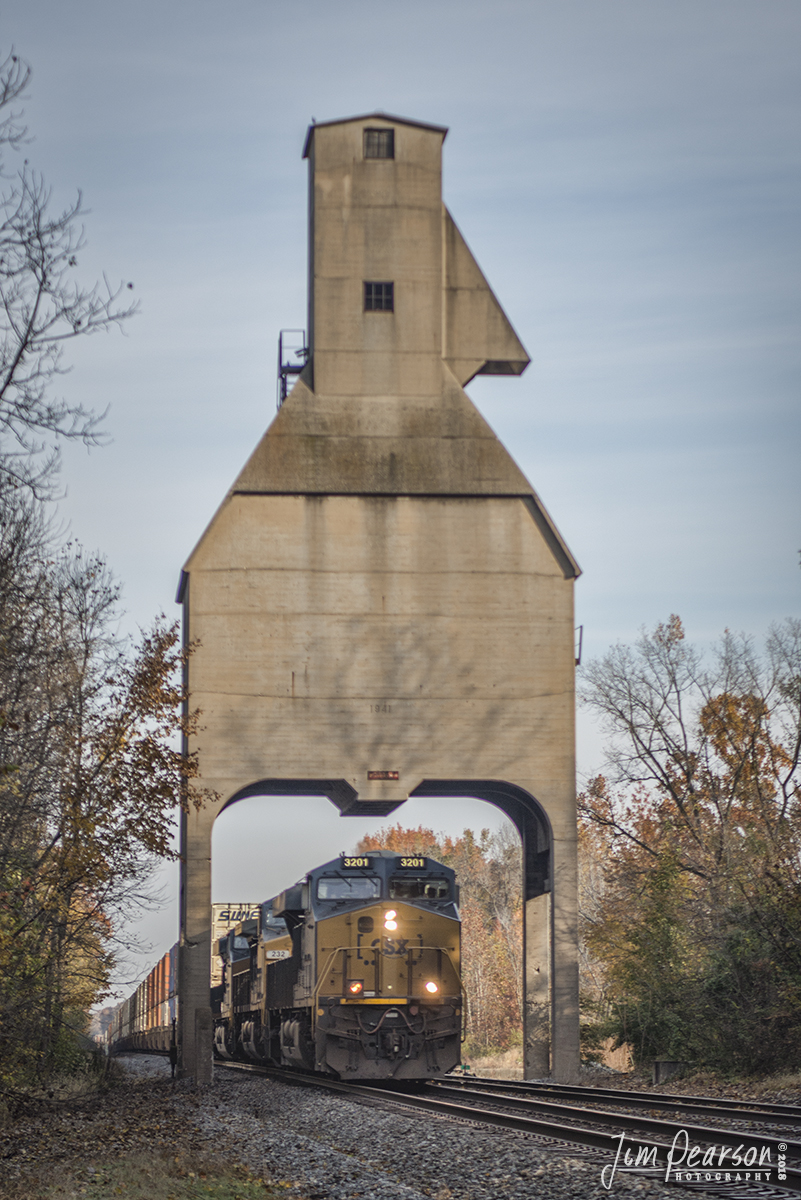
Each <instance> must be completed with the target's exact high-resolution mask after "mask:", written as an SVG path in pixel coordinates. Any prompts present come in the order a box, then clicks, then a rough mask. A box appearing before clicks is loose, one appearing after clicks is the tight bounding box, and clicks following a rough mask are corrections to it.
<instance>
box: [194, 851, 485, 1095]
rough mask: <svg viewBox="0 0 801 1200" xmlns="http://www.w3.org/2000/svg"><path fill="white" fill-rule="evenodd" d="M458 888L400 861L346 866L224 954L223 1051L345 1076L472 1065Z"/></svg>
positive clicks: (397, 1075)
mask: <svg viewBox="0 0 801 1200" xmlns="http://www.w3.org/2000/svg"><path fill="white" fill-rule="evenodd" d="M457 905H458V889H457V886H456V880H455V876H454V873H453V871H452V870H450V868H448V867H445V866H443V865H442V864H441V863H438V862H435V861H434V860H433V859H430V858H422V857H417V856H414V855H400V854H395V853H392V852H390V851H387V850H377V851H371V852H370V853H368V854H365V855H360V856H352V857H347V856H342V857H340V858H338V859H335V860H334V861H333V862H328V863H324V864H323V866H321V867H316V868H315V869H314V870H313V871H310V872H309V874H308V875H307V876H306V878H305V879H303V880H301V881H300V882H299V883H297V884H296V885H295V886H294V887H292V888H289V889H288V890H287V891H285V892H282V893H281V894H280V895H279V896H275V897H274V898H273V899H272V900H268V901H266V903H264V904H262V905H261V906H260V912H259V916H258V918H257V919H251V920H247V921H243V922H242V923H241V924H239V925H237V926H236V927H235V928H234V929H232V930H231V931H230V932H229V933H228V934H227V935H226V936H225V937H222V938H220V940H219V943H218V950H219V954H220V956H221V957H222V959H223V982H222V985H221V986H220V987H219V988H217V989H215V991H214V992H213V994H212V1008H213V1011H214V1014H215V1016H214V1022H215V1030H214V1046H215V1053H216V1054H218V1055H219V1056H220V1057H222V1058H226V1059H234V1058H239V1059H251V1060H254V1061H256V1062H262V1063H269V1064H274V1065H283V1066H294V1067H298V1068H302V1069H305V1070H309V1071H319V1072H323V1073H325V1074H329V1075H336V1076H339V1077H340V1078H343V1079H348V1080H350V1079H373V1080H381V1079H383V1080H411V1079H425V1078H428V1077H429V1076H432V1075H437V1074H441V1073H442V1072H444V1071H448V1070H450V1069H451V1068H452V1067H454V1066H456V1065H457V1064H458V1062H459V1060H460V1057H461V1022H462V1009H463V989H462V985H461V977H460V950H461V947H460V925H459V913H458V908H457Z"/></svg>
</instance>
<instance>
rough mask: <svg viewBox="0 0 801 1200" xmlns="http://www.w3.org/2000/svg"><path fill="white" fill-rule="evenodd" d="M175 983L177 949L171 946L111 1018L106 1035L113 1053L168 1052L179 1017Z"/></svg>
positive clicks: (176, 978)
mask: <svg viewBox="0 0 801 1200" xmlns="http://www.w3.org/2000/svg"><path fill="white" fill-rule="evenodd" d="M177 980H178V947H177V946H173V947H172V949H171V950H168V951H167V953H166V954H165V955H164V957H163V958H161V959H159V961H158V962H157V963H156V965H155V967H154V968H153V970H152V971H151V972H150V974H149V975H148V977H147V979H145V980H143V982H142V983H140V984H139V987H138V988H137V989H136V991H135V992H133V993H132V995H130V996H129V997H128V999H127V1000H124V1001H123V1002H122V1004H120V1005H119V1007H118V1008H117V1009H116V1010H115V1012H114V1013H113V1014H112V1017H111V1022H110V1024H109V1027H108V1031H107V1034H106V1037H107V1041H108V1044H109V1047H110V1049H111V1051H112V1053H114V1054H121V1053H123V1052H124V1051H126V1050H169V1048H170V1043H171V1041H172V1040H173V1039H174V1037H175V1022H176V1019H177V1017H178V997H177V991H178V989H177V986H176V984H177Z"/></svg>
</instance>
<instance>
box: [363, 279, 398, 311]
mask: <svg viewBox="0 0 801 1200" xmlns="http://www.w3.org/2000/svg"><path fill="white" fill-rule="evenodd" d="M364 311H365V312H394V311H395V285H394V284H393V283H365V285H364Z"/></svg>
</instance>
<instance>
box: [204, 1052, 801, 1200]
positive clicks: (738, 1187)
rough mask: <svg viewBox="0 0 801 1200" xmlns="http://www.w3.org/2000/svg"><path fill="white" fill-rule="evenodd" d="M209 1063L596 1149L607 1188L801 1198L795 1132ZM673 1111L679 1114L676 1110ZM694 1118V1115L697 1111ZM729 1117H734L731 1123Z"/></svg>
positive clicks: (463, 1087)
mask: <svg viewBox="0 0 801 1200" xmlns="http://www.w3.org/2000/svg"><path fill="white" fill-rule="evenodd" d="M216 1065H217V1066H218V1067H223V1068H224V1069H229V1070H241V1071H246V1072H255V1073H260V1074H264V1075H268V1076H270V1077H271V1078H274V1079H279V1080H280V1081H281V1082H286V1083H290V1084H293V1085H296V1086H312V1087H320V1088H323V1089H325V1090H328V1091H336V1092H340V1093H342V1094H344V1095H347V1096H350V1097H352V1098H353V1099H359V1100H364V1101H367V1102H369V1103H371V1104H381V1105H382V1106H385V1105H391V1106H403V1107H410V1108H414V1109H417V1110H421V1111H424V1112H427V1113H429V1114H431V1115H432V1116H437V1117H440V1118H446V1119H450V1120H457V1121H460V1122H464V1121H468V1122H470V1123H473V1124H476V1125H490V1126H495V1127H497V1128H503V1129H509V1130H513V1131H515V1132H517V1133H525V1134H529V1135H532V1136H533V1137H535V1138H536V1139H537V1141H538V1142H540V1143H544V1144H546V1145H553V1146H555V1147H559V1148H562V1149H565V1148H579V1149H580V1150H581V1152H582V1153H583V1154H584V1155H586V1153H587V1152H588V1151H596V1152H597V1151H600V1154H593V1155H592V1157H593V1158H594V1159H595V1161H598V1163H599V1166H601V1167H603V1168H604V1170H605V1175H604V1180H605V1181H606V1182H608V1184H609V1185H610V1188H613V1187H614V1176H615V1174H618V1175H623V1174H626V1175H628V1174H635V1175H637V1176H641V1177H645V1178H652V1179H656V1180H659V1181H660V1182H662V1183H668V1184H675V1185H677V1186H680V1187H684V1188H686V1189H689V1190H692V1191H703V1192H705V1193H706V1194H709V1195H719V1196H727V1197H729V1198H730V1200H745V1198H747V1197H760V1198H761V1200H772V1198H774V1197H776V1198H779V1197H784V1198H785V1200H786V1197H787V1196H788V1194H793V1193H795V1194H799V1193H801V1138H799V1136H798V1133H797V1132H796V1133H795V1134H790V1133H786V1134H784V1135H777V1134H776V1132H775V1129H771V1130H770V1131H769V1132H767V1131H764V1130H762V1129H756V1130H749V1131H743V1130H737V1129H732V1128H726V1127H723V1126H721V1125H715V1126H710V1125H695V1124H691V1123H689V1122H687V1121H686V1120H679V1119H672V1120H671V1119H669V1118H667V1119H663V1118H660V1117H655V1116H652V1115H650V1113H649V1114H648V1115H645V1114H643V1113H637V1112H634V1113H632V1112H626V1113H622V1112H620V1111H618V1112H614V1111H610V1108H609V1107H608V1106H605V1107H604V1108H598V1107H588V1106H587V1105H586V1104H576V1103H569V1102H568V1101H570V1100H577V1099H581V1100H582V1101H587V1100H591V1102H592V1103H594V1104H597V1103H598V1102H599V1101H598V1097H597V1096H595V1095H592V1096H591V1097H588V1096H587V1093H588V1092H591V1093H595V1092H596V1089H595V1088H577V1089H572V1088H571V1089H562V1088H560V1087H559V1086H558V1085H547V1084H545V1085H534V1088H533V1089H532V1088H531V1085H528V1086H523V1085H520V1084H515V1083H509V1082H507V1081H495V1080H480V1081H477V1080H468V1079H455V1080H453V1081H451V1080H450V1079H449V1078H448V1079H447V1081H446V1080H442V1079H441V1080H437V1081H434V1082H432V1083H430V1084H426V1085H424V1087H423V1091H422V1094H409V1093H404V1092H397V1091H392V1090H389V1089H387V1088H382V1087H376V1086H372V1085H367V1084H356V1083H343V1082H341V1081H339V1080H332V1079H327V1078H325V1077H324V1076H313V1075H304V1074H301V1073H299V1072H294V1071H282V1070H279V1069H277V1068H264V1067H257V1066H253V1065H250V1064H244V1063H224V1064H222V1063H217V1064H216ZM474 1084H477V1086H473V1085H474ZM540 1089H541V1090H542V1091H543V1092H548V1093H549V1095H548V1097H547V1098H546V1097H545V1096H544V1095H529V1094H528V1093H529V1092H530V1091H532V1090H534V1091H539V1090H540ZM610 1090H611V1089H610ZM563 1092H564V1094H562V1093H563ZM576 1093H579V1095H576ZM557 1095H559V1096H561V1101H562V1102H560V1100H559V1099H557V1098H556V1096H557ZM638 1095H639V1098H640V1099H647V1101H648V1103H649V1105H650V1107H651V1108H652V1109H656V1108H657V1103H656V1101H662V1100H663V1099H664V1098H663V1097H661V1096H658V1095H655V1096H654V1098H653V1099H652V1098H651V1095H650V1094H648V1095H647V1096H645V1097H643V1094H642V1093H639V1094H638V1093H632V1094H631V1096H638ZM630 1098H631V1097H630V1096H629V1095H628V1094H626V1093H620V1092H615V1100H616V1102H617V1104H618V1106H620V1105H623V1104H626V1105H627V1106H628V1105H629V1101H630ZM698 1100H699V1107H700V1108H702V1109H703V1110H704V1115H706V1116H713V1117H716V1118H717V1119H718V1120H722V1121H725V1122H731V1121H733V1120H740V1119H743V1118H742V1115H741V1114H742V1113H743V1112H746V1111H747V1113H748V1116H747V1117H746V1118H745V1119H746V1120H749V1121H750V1122H751V1123H752V1124H753V1123H755V1119H756V1121H758V1123H759V1124H762V1122H763V1120H764V1121H766V1122H767V1120H769V1119H773V1118H774V1117H775V1116H776V1114H775V1113H773V1112H768V1113H765V1112H764V1111H763V1110H764V1109H766V1108H767V1109H769V1108H771V1107H775V1108H779V1109H784V1110H786V1109H788V1108H789V1106H780V1105H779V1106H760V1108H759V1110H757V1111H755V1110H754V1109H751V1108H746V1107H744V1106H740V1105H736V1104H735V1108H734V1109H732V1108H730V1107H729V1106H728V1105H725V1104H724V1105H723V1106H722V1107H718V1106H717V1105H715V1104H714V1103H712V1102H711V1101H709V1100H706V1101H704V1100H703V1098H700V1097H699V1098H698ZM606 1101H607V1096H606V1095H604V1096H603V1097H602V1102H604V1104H605V1103H606ZM667 1103H668V1105H670V1106H671V1109H672V1105H673V1103H674V1102H673V1101H672V1100H671V1101H668V1102H667ZM631 1107H634V1108H636V1107H638V1106H637V1105H633V1106H631ZM660 1107H661V1105H660ZM678 1107H679V1108H680V1110H681V1111H685V1109H684V1107H683V1106H682V1105H678ZM669 1111H671V1110H670V1109H669ZM693 1111H694V1112H695V1113H696V1114H698V1112H699V1109H698V1108H695V1109H693ZM734 1111H736V1112H737V1113H738V1116H737V1117H736V1118H735V1117H734V1116H733V1112H734ZM785 1115H789V1114H786V1113H785ZM795 1117H796V1120H795V1125H796V1128H797V1129H798V1126H799V1119H798V1115H797V1114H795ZM627 1153H628V1156H629V1160H630V1161H628V1162H627V1160H626V1155H627ZM782 1157H783V1161H784V1169H783V1171H782V1174H783V1176H784V1178H782V1179H780V1178H779V1168H778V1164H779V1161H780V1159H781V1158H782ZM760 1162H761V1166H760ZM727 1176H728V1178H727Z"/></svg>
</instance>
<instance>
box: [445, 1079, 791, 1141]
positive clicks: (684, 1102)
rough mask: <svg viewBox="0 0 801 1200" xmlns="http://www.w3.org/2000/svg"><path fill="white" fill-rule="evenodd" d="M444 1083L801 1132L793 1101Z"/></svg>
mask: <svg viewBox="0 0 801 1200" xmlns="http://www.w3.org/2000/svg"><path fill="white" fill-rule="evenodd" d="M435 1082H436V1083H437V1084H439V1085H442V1086H444V1087H467V1088H471V1089H479V1090H481V1091H498V1092H503V1093H505V1094H514V1093H519V1094H520V1095H528V1096H532V1097H536V1096H542V1097H547V1098H549V1099H552V1100H580V1101H581V1102H582V1103H584V1104H595V1103H598V1104H611V1105H615V1106H618V1107H625V1108H643V1109H648V1110H651V1109H661V1110H662V1111H663V1112H675V1113H694V1114H695V1115H696V1116H709V1117H715V1118H721V1117H725V1118H726V1120H729V1121H744V1122H758V1123H760V1124H766V1125H780V1126H781V1125H788V1126H795V1127H796V1129H798V1130H799V1132H801V1112H799V1109H798V1107H797V1106H794V1105H791V1104H773V1103H770V1102H766V1101H760V1100H728V1099H724V1098H721V1099H719V1100H717V1099H710V1097H709V1096H669V1095H665V1094H664V1093H662V1092H630V1091H624V1090H622V1089H620V1088H596V1087H578V1086H574V1085H569V1084H559V1083H530V1082H528V1081H527V1080H511V1079H482V1078H480V1077H478V1076H471V1075H463V1076H452V1075H443V1076H441V1077H440V1078H439V1079H437V1080H436V1081H435Z"/></svg>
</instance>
